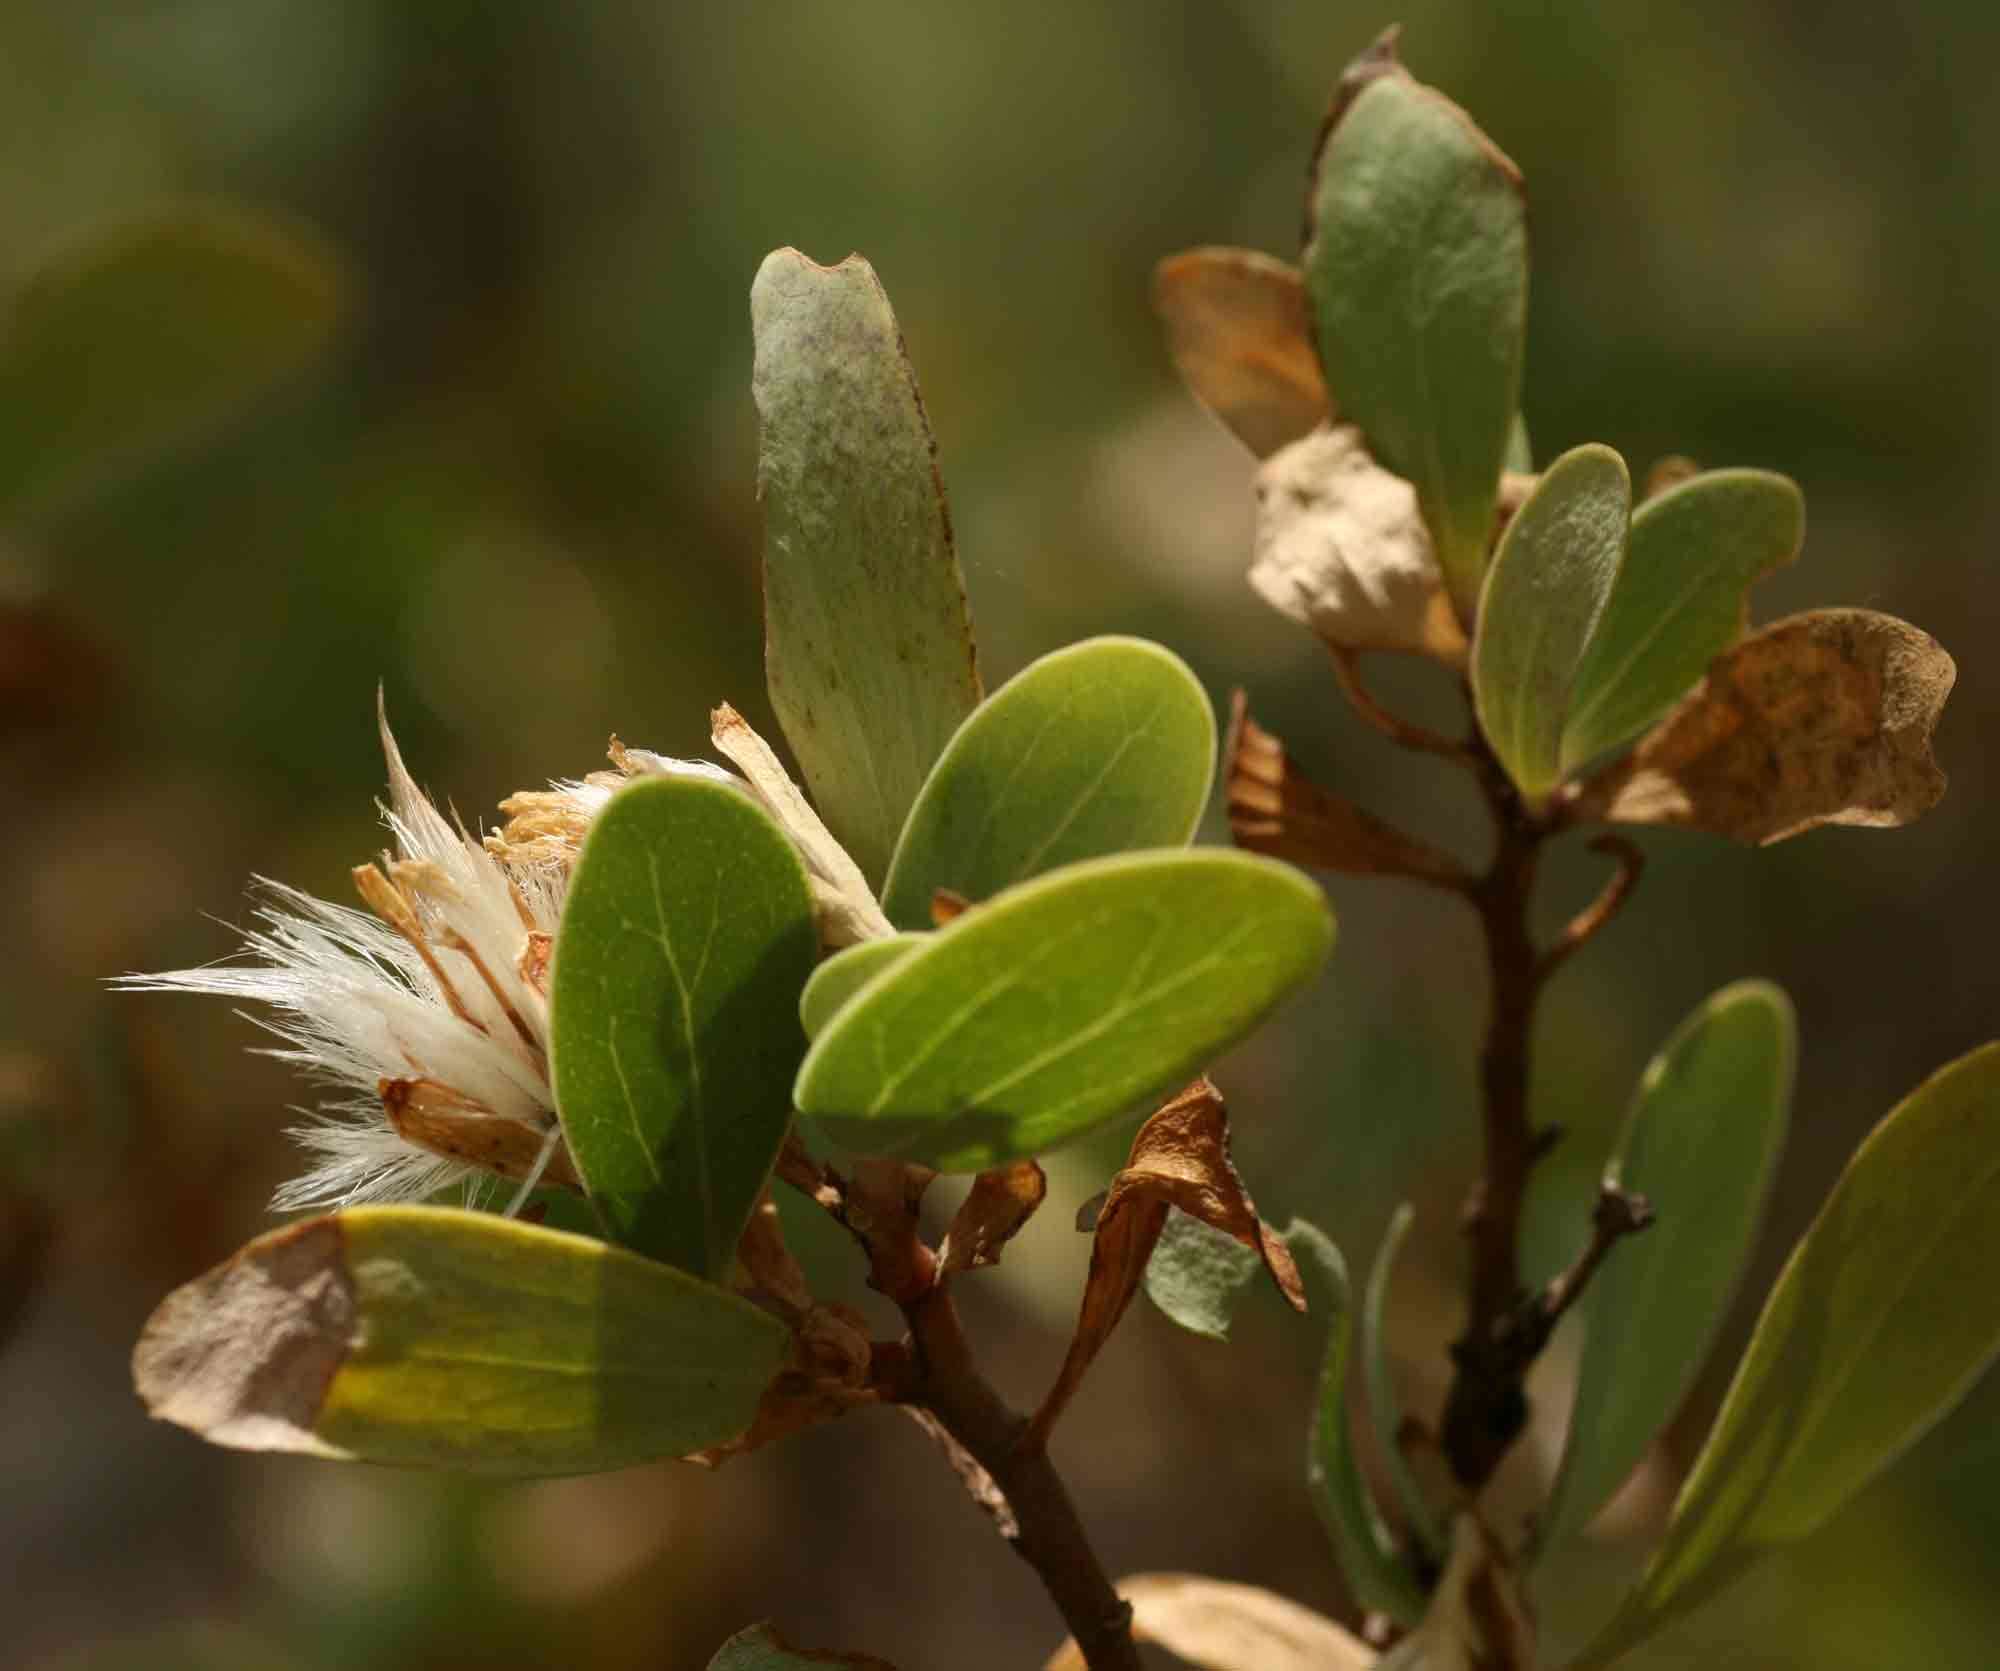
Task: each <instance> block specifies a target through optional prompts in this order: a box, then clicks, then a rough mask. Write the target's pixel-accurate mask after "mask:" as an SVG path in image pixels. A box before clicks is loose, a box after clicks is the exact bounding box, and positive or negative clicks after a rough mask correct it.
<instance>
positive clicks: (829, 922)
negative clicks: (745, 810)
mask: <svg viewBox="0 0 2000 1671" xmlns="http://www.w3.org/2000/svg"><path fill="white" fill-rule="evenodd" d="M708 722H709V735H710V737H711V739H712V740H713V741H714V743H715V746H716V748H717V749H719V750H720V751H721V753H722V754H723V756H724V758H726V759H727V760H729V761H730V762H731V763H732V764H733V765H734V766H735V767H736V769H737V770H738V771H739V772H741V773H742V774H743V775H744V777H745V778H747V779H748V780H749V783H750V790H751V793H752V794H753V795H755V796H756V798H757V800H758V801H759V802H760V803H761V804H762V806H763V808H764V810H765V811H766V812H768V813H769V814H770V815H771V816H772V818H774V819H775V820H777V824H778V828H779V829H781V830H783V831H784V832H785V834H786V835H788V836H790V837H791V839H792V845H793V846H795V847H796V848H798V850H799V857H800V858H802V859H804V860H805V866H806V876H807V878H808V880H809V881H810V882H811V883H812V892H813V906H814V911H815V914H816V915H817V917H818V919H819V936H820V941H821V943H822V944H823V945H825V947H826V948H827V949H828V950H829V951H837V950H838V949H839V948H840V947H842V946H852V945H855V944H857V943H858V942H860V941H862V940H874V939H877V938H879V937H881V936H883V935H886V934H889V933H892V932H894V931H893V930H892V929H891V928H890V926H889V919H888V918H887V917H885V916H884V915H883V914H882V907H881V906H880V905H879V904H878V903H877V902H876V899H875V892H874V890H873V889H872V888H870V887H869V886H868V878H867V877H865V876H863V875H862V874H861V867H860V866H859V865H858V864H856V863H855V862H854V860H853V859H852V858H851V857H850V856H849V855H848V851H847V849H846V848H845V847H843V846H841V845H840V843H839V842H837V841H836V840H834V838H833V832H832V831H830V830H829V829H828V828H827V827H826V825H825V824H824V823H822V822H821V821H820V816H819V814H818V813H816V812H814V811H813V809H812V803H811V802H810V801H808V800H807V799H806V798H805V795H804V793H803V792H802V791H801V790H800V788H799V786H798V785H797V784H796V783H794V782H792V779H791V774H790V773H789V772H787V771H786V770H785V768H784V766H783V764H782V763H781V762H780V761H779V759H778V756H777V751H776V750H774V749H773V748H772V747H771V745H770V744H769V743H767V742H765V741H764V739H763V738H762V737H760V736H758V735H757V733H756V731H755V730H754V729H753V728H752V727H751V724H750V722H749V721H748V720H746V719H745V718H744V717H743V716H742V715H741V714H739V713H738V712H737V711H736V710H735V709H734V708H732V707H731V706H730V705H729V704H728V703H727V702H725V703H723V704H722V706H721V707H719V708H717V709H716V710H715V711H714V712H713V713H711V714H710V715H709V716H708Z"/></svg>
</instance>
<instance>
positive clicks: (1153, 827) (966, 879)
mask: <svg viewBox="0 0 2000 1671" xmlns="http://www.w3.org/2000/svg"><path fill="white" fill-rule="evenodd" d="M1214 774H1215V716H1214V713H1213V712H1212V710H1211V709H1210V708H1209V704H1208V695H1207V693H1206V692H1205V691H1203V689H1202V688H1201V682H1200V681H1199V680H1198V679H1196V678H1195V676H1194V674H1193V673H1191V672H1190V671H1189V670H1188V666H1187V663H1186V662H1184V661H1182V660H1181V659H1180V657H1179V656H1177V655H1175V654H1174V653H1173V652H1172V651H1170V650H1165V649H1162V648H1161V647H1160V646H1159V645H1157V644H1151V643H1148V642H1147V641H1146V640H1144V639H1141V638H1092V639H1086V640H1085V641H1084V642H1083V643H1081V644H1072V645H1069V646H1068V647H1067V648H1065V649H1061V650H1057V651H1054V652H1053V653H1051V654H1049V655H1046V656H1043V657H1042V658H1041V660H1039V661H1036V662H1033V663H1030V664H1029V665H1028V666H1027V667H1025V668H1023V669H1022V670H1021V671H1020V672H1019V673H1017V674H1015V676H1014V677H1013V678H1011V679H1009V680H1008V681H1007V683H1006V684H1004V685H1002V686H1001V687H1000V689H999V690H997V691H995V692H994V693H993V695H992V696H991V697H989V698H988V699H987V701H986V702H985V703H984V704H982V705H981V707H980V709H979V711H978V712H977V713H975V714H974V715H973V716H972V717H971V718H970V719H969V720H967V721H966V722H965V724H964V725H962V726H960V727H959V729H958V734H957V735H956V736H955V737H953V738H952V740H951V742H950V743H949V745H947V747H946V748H945V751H944V753H943V754H942V755H940V756H939V757H938V763H937V765H936V766H935V767H933V768H932V770H931V775H930V777H929V778H928V779H927V780H926V781H925V783H924V787H923V792H922V793H921V794H920V795H918V797H917V803H916V805H915V806H914V807H913V808H912V809H911V811H910V821H909V823H908V824H907V825H905V826H904V829H903V835H902V839H901V841H900V842H898V844H897V847H896V857H895V862H894V863H893V864H891V865H890V867H889V880H888V883H887V884H886V886H885V887H884V888H883V890H882V907H883V909H884V910H885V911H886V912H887V913H888V915H889V920H890V921H891V922H893V923H895V924H896V925H897V926H898V927H899V928H928V927H929V926H930V921H931V916H930V911H931V895H932V894H933V893H934V892H935V891H936V890H937V889H939V888H949V889H951V890H952V892H954V893H957V894H962V895H963V896H964V897H965V898H967V899H969V900H972V901H974V902H977V901H979V900H983V899H990V898H992V897H993V895H995V894H997V893H998V892H999V891H1000V890H1001V889H1002V888H1008V887H1012V886H1013V885H1014V884H1015V883H1016V882H1025V881H1027V880H1028V878H1029V877H1031V876H1039V875H1041V874H1042V873H1043V872H1044V871H1049V870H1054V869H1055V868H1056V867H1057V866H1059V865H1065V864H1070V863H1073V862H1074V861H1076V860H1078V859H1094V858H1097V857H1099V856H1101V855H1103V854H1106V853H1124V852H1130V851H1132V850H1133V849H1136V848H1141V847H1184V846H1186V845H1187V843H1188V841H1189V839H1190V838H1191V837H1192V836H1193V835H1194V828H1195V825H1196V824H1197V823H1199V822H1200V820H1201V812H1202V808H1203V807H1204V806H1205V805H1206V804H1207V802H1208V788H1209V782H1210V780H1211V779H1212V778H1213V776H1214Z"/></svg>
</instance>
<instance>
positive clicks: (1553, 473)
mask: <svg viewBox="0 0 2000 1671" xmlns="http://www.w3.org/2000/svg"><path fill="white" fill-rule="evenodd" d="M1631 510H1632V482H1631V478H1630V477H1629V476H1628V475H1627V474H1626V472H1625V461H1624V460H1623V459H1622V458H1620V457H1619V456H1618V455H1617V454H1616V453H1615V452H1613V451H1612V450H1611V449H1610V448H1609V447H1602V446H1598V445H1596V444H1595V443H1592V444H1590V445H1586V446H1582V447H1576V448H1573V449H1572V450H1571V451H1569V452H1566V453H1564V454H1563V455H1562V457H1561V458H1559V459H1557V460H1556V461H1555V463H1553V464H1551V465H1550V466H1549V467H1548V469H1547V470H1546V471H1544V472H1543V473H1542V477H1541V480H1540V481H1539V482H1537V483H1536V485H1535V490H1534V492H1532V493H1531V494H1529V495H1528V498H1527V501H1526V503H1524V504H1523V505H1522V506H1521V508H1520V510H1518V511H1516V512H1515V513H1514V519H1513V521H1511V522H1509V523H1508V524H1507V532H1506V533H1505V534H1504V535H1503V536H1502V537H1501V540H1500V549H1499V551H1498V552H1497V553H1496V554H1495V555H1494V558H1493V568H1492V571H1491V572H1490V573H1489V574H1488V575H1487V577H1486V589H1485V591H1484V593H1483V594H1482V595H1481V598H1480V603H1479V624H1478V628H1477V630H1476V631H1475V633H1474V634H1473V639H1472V693H1473V700H1474V703H1475V705H1476V707H1477V709H1478V713H1479V724H1480V728H1481V729H1482V730H1483V731H1484V732H1485V733H1486V739H1487V741H1488V742H1489V743H1491V744H1492V745H1493V752H1494V753H1495V754H1497V755H1498V756H1499V757H1500V763H1501V764H1502V765H1503V766H1505V767H1506V768H1507V771H1508V775H1509V776H1511V777H1512V778H1513V780H1514V782H1515V783H1516V784H1517V785H1518V786H1519V787H1520V790H1521V793H1522V794H1523V795H1525V796H1526V797H1527V798H1528V799H1529V800H1530V801H1538V800H1540V799H1541V797H1543V796H1544V795H1546V794H1547V793H1548V792H1549V791H1550V790H1551V789H1553V788H1554V787H1555V786H1556V784H1557V783H1558V782H1560V781H1561V778H1562V769H1561V755H1562V736H1563V719H1564V715H1565V714H1566V713H1567V711H1568V708H1569V701H1570V692H1571V690H1572V688H1573V687H1574V685H1575V682H1576V675H1577V668H1578V667H1579V665H1580V664H1581V663H1582V661H1583V659H1584V652H1585V649H1586V647H1587V646H1588V644H1589V642H1590V635H1591V629H1592V628H1593V627H1594V626H1595V625H1596V624H1597V619H1598V616H1599V615H1600V614H1601V613H1602V612H1603V609H1604V603H1605V599H1606V598H1608V597H1609V596H1610V595H1611V590H1612V585H1613V583H1614V581H1615V580H1616V579H1617V577H1618V567H1619V563H1620V561H1621V560H1622V559H1623V557H1624V554H1625V526H1626V521H1627V519H1628V518H1629V517H1630V515H1631Z"/></svg>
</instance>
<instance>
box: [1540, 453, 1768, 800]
mask: <svg viewBox="0 0 2000 1671" xmlns="http://www.w3.org/2000/svg"><path fill="white" fill-rule="evenodd" d="M1805 515H1806V508H1805V500H1804V499H1803V498H1802V497H1801V496H1800V494H1799V490H1798V487H1797V485H1796V484H1795V483H1794V482H1792V481H1791V480H1790V479H1789V478H1787V477H1784V476H1776V475H1772V474H1771V473H1770V472H1769V471H1766V470H1711V471H1709V472H1707V473H1706V474H1704V475H1699V476H1695V477H1692V478H1691V479H1689V480H1688V481H1685V482H1682V483H1681V484H1680V485H1679V486H1678V487H1673V488H1669V489H1668V490H1667V491H1666V492H1664V493H1659V494H1655V495H1654V496H1653V497H1652V498H1651V499H1648V500H1647V501H1646V502H1645V503H1644V504H1642V505H1641V506H1640V507H1639V508H1638V510H1637V511H1636V512H1634V513H1633V516H1632V530H1631V538H1630V540H1629V542H1628V544H1627V547H1626V553H1625V561H1624V565H1623V567H1621V568H1620V570H1619V571H1618V579H1617V583H1616V584H1615V585H1614V586H1613V587H1612V588H1611V596H1610V598H1609V600H1608V601H1607V602H1606V604H1605V606H1604V613H1603V615H1602V616H1601V617H1600V618H1599V619H1598V622H1597V627H1596V630H1595V631H1594V632H1593V633H1592V634H1591V639H1590V648H1589V650H1588V652H1587V653H1586V654H1585V656H1584V658H1583V663H1582V665H1581V666H1580V667H1579V668H1578V669H1577V671H1576V682H1575V688H1574V690H1573V692H1572V694H1571V697H1570V703H1569V708H1568V711H1567V713H1566V714H1565V715H1564V719H1563V733H1562V751H1561V762H1560V764H1561V767H1562V770H1563V771H1564V772H1565V773H1568V772H1571V771H1573V770H1575V769H1576V768H1577V767H1579V766H1582V765H1584V764H1585V763H1586V762H1588V761H1590V760H1592V759H1594V758H1595V757H1596V756H1598V755H1600V754H1602V753H1604V752H1605V751H1606V750H1607V749H1613V748H1616V747H1618V746H1619V744H1621V743H1627V742H1630V741H1631V740H1632V739H1633V738H1634V737H1636V736H1638V735H1639V734H1640V732H1642V731H1644V730H1646V729H1647V728H1648V727H1650V726H1651V725H1652V724H1653V723H1654V721H1656V720H1658V719H1659V718H1660V716H1661V715H1662V714H1664V713H1665V712H1666V711H1667V710H1668V709H1669V708H1671V707H1672V706H1673V705H1674V704H1675V703H1676V702H1678V701H1679V700H1680V699H1681V697H1683V696H1684V695H1686V694H1687V692H1688V690H1689V688H1690V687H1691V686H1692V685H1694V683H1695V682H1696V681H1697V680H1698V679H1700V678H1701V676H1702V675H1703V674H1704V673H1706V672H1707V671H1708V664H1709V663H1710V662H1712V661H1713V660H1714V659H1715V658H1716V657H1717V656H1719V655H1721V654H1722V652H1723V651H1724V650H1726V649H1728V648H1729V647H1730V645H1732V644H1734V643H1735V642H1736V641H1737V639H1739V638H1741V637H1742V636H1743V628H1744V624H1745V623H1746V622H1747V620H1748V619H1749V604H1748V594H1749V590H1750V587H1751V586H1752V585H1753V584H1754V583H1755V582H1756V581H1757V580H1758V579H1759V578H1760V577H1762V576H1764V575H1766V574H1769V573H1770V572H1771V571H1772V570H1773V569H1776V568H1781V567H1783V566H1784V565H1785V564H1786V563H1789V562H1790V561H1791V560H1792V559H1793V558H1794V557H1796V556H1797V555H1798V554H1799V546H1800V545H1801V543H1803V541H1804V539H1805Z"/></svg>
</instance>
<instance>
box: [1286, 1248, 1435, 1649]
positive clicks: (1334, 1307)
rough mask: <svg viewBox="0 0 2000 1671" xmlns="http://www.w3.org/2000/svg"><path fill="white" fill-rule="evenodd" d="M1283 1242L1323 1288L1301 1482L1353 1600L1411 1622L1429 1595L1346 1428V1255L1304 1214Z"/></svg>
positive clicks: (1349, 1317)
mask: <svg viewBox="0 0 2000 1671" xmlns="http://www.w3.org/2000/svg"><path fill="white" fill-rule="evenodd" d="M1285 1241H1286V1243H1287V1244H1288V1245H1289V1246H1290V1247H1291V1249H1292V1251H1293V1252H1294V1253H1297V1254H1302V1255H1304V1256H1305V1263H1306V1264H1307V1265H1310V1266H1313V1267H1315V1268H1317V1269H1318V1271H1319V1274H1320V1276H1321V1277H1322V1278H1323V1279H1324V1281H1325V1285H1326V1288H1327V1290H1328V1293H1327V1304H1326V1309H1327V1333H1326V1356H1325V1358H1324V1359H1323V1360H1322V1362H1321V1367H1320V1377H1319V1397H1318V1402H1317V1404H1316V1406H1315V1408H1314V1412H1313V1425H1312V1432H1311V1433H1310V1434H1309V1435H1308V1437H1307V1444H1306V1484H1307V1486H1308V1487H1309V1488H1310V1490H1311V1493H1312V1500H1313V1507H1314V1508H1315V1509H1317V1510H1318V1511H1319V1517H1320V1522H1321V1524H1322V1525H1324V1526H1325V1527H1326V1532H1327V1537H1328V1539H1329V1540H1330V1541H1331V1542H1332V1544H1333V1553H1334V1559H1335V1560H1336V1561H1337V1562H1338V1563H1339V1565H1340V1572H1341V1576H1342V1577H1343V1578H1345V1579H1346V1580H1347V1585H1348V1588H1349V1589H1350V1590H1352V1591H1353V1592H1354V1599H1355V1600H1356V1601H1357V1602H1359V1603H1360V1604H1361V1605H1362V1607H1364V1608H1366V1609H1368V1610H1370V1611H1372V1612H1377V1613H1386V1614H1388V1615H1389V1617H1390V1618H1392V1619H1394V1620H1395V1621H1396V1622H1397V1623H1398V1624H1400V1625H1405V1626H1409V1625H1414V1624H1416V1623H1417V1622H1418V1621H1419V1620H1420V1619H1422V1618H1423V1616H1424V1611H1425V1609H1426V1607H1427V1606H1428V1604H1429V1603H1428V1598H1427V1597H1426V1596H1425V1594H1424V1590H1423V1586H1422V1585H1421V1584H1419V1583H1418V1582H1417V1580H1416V1576H1415V1574H1413V1573H1412V1572H1411V1571H1410V1569H1409V1568H1408V1567H1407V1566H1406V1565H1404V1563H1403V1560H1402V1558H1401V1556H1400V1555H1399V1554H1398V1552H1397V1549H1396V1540H1395V1538H1394V1536H1393V1535H1392V1534H1391V1533H1390V1531H1389V1528H1388V1526H1387V1525H1386V1524H1385V1523H1384V1521H1383V1519H1382V1512H1381V1510H1380V1509H1379V1508H1377V1507H1376V1504H1375V1499H1374V1497H1373V1496H1371V1495H1370V1493H1369V1490H1368V1482H1367V1480H1366V1479H1364V1478H1363V1477H1362V1473H1361V1461H1360V1458H1359V1457H1358V1456H1357V1455H1356V1454H1355V1450H1354V1441H1353V1438H1352V1435H1351V1434H1350V1432H1349V1430H1348V1423H1347V1358H1348V1352H1349V1348H1350V1345H1351V1343H1352V1340H1353V1336H1354V1306H1353V1303H1352V1296H1351V1290H1350V1287H1349V1284H1348V1280H1347V1261H1346V1260H1345V1259H1343V1258H1342V1257H1341V1254H1340V1249H1339V1248H1338V1247H1336V1246H1335V1245H1334V1243H1333V1240H1332V1238H1331V1237H1329V1236H1328V1235H1327V1234H1326V1233H1325V1232H1324V1231H1322V1230H1320V1229H1319V1228H1318V1226H1316V1225H1312V1224H1308V1223H1307V1222H1306V1221H1305V1220H1304V1219H1294V1220H1292V1223H1291V1227H1290V1228H1289V1229H1288V1230H1286V1232H1285Z"/></svg>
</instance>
